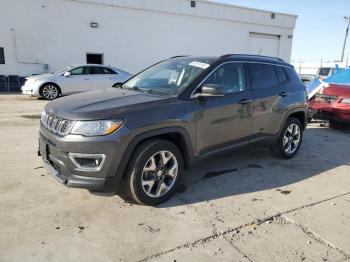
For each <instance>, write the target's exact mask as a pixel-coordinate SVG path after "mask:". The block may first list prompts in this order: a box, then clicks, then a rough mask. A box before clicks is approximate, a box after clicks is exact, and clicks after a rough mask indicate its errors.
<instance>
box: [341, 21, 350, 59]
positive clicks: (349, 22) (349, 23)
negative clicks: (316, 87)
mask: <svg viewBox="0 0 350 262" xmlns="http://www.w3.org/2000/svg"><path fill="white" fill-rule="evenodd" d="M344 19H345V20H346V22H347V23H348V25H347V27H346V28H345V38H344V43H343V49H342V52H341V59H340V60H341V61H342V62H343V61H344V53H345V47H346V40H347V38H348V34H349V26H350V16H344Z"/></svg>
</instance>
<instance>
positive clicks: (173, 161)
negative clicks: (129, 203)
mask: <svg viewBox="0 0 350 262" xmlns="http://www.w3.org/2000/svg"><path fill="white" fill-rule="evenodd" d="M182 173H183V159H182V154H181V152H180V150H179V149H178V147H177V146H175V145H174V144H173V143H171V142H169V141H167V140H162V139H152V140H148V141H146V142H143V143H142V144H140V145H139V146H138V147H137V148H136V150H135V152H134V153H133V156H132V158H131V160H130V162H129V165H128V169H127V172H126V175H125V191H126V193H127V195H128V196H129V197H131V198H132V200H134V201H135V202H137V203H139V204H143V205H151V206H154V205H158V204H160V203H162V202H164V201H166V200H167V199H169V198H170V197H171V196H172V195H173V194H174V192H175V190H176V188H177V186H178V184H179V182H180V179H181V175H182Z"/></svg>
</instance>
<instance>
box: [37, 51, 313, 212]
mask: <svg viewBox="0 0 350 262" xmlns="http://www.w3.org/2000/svg"><path fill="white" fill-rule="evenodd" d="M306 120H307V94H306V91H305V86H304V85H303V84H302V83H301V81H300V79H299V77H298V75H297V74H296V72H295V70H294V68H293V66H291V65H289V64H288V63H286V62H284V61H283V60H281V59H278V58H271V57H263V56H252V55H224V56H221V57H175V58H172V59H168V60H165V61H162V62H160V63H158V64H156V65H154V66H152V67H150V68H148V69H146V70H144V71H143V72H141V73H139V74H138V75H136V76H134V77H132V78H131V79H129V80H128V81H126V82H125V83H124V84H122V85H120V86H119V88H109V89H105V90H99V91H93V92H86V93H83V94H78V95H73V96H70V97H65V98H62V99H58V100H56V101H53V102H50V103H48V104H47V105H46V106H45V109H44V111H43V113H42V116H41V127H40V136H39V137H40V138H39V148H40V149H39V150H40V151H39V155H41V156H42V158H43V161H44V164H45V166H46V168H47V169H48V170H49V171H50V172H51V174H52V175H53V176H54V177H55V178H56V179H57V180H58V181H60V182H61V183H62V184H64V185H66V186H69V187H81V188H86V189H89V190H92V191H112V192H115V191H116V190H117V189H118V188H120V187H122V188H123V189H124V190H125V191H126V192H127V194H128V195H129V196H130V197H131V198H132V199H133V200H134V201H136V202H138V203H142V204H147V205H156V204H159V203H161V202H163V201H165V200H166V199H168V198H169V197H170V196H171V195H172V194H173V193H174V192H175V190H176V187H177V185H178V184H179V182H180V180H181V176H182V175H183V169H184V168H189V167H190V166H192V164H193V163H195V162H198V161H199V160H203V159H205V158H207V157H209V156H213V155H215V154H217V153H223V152H227V151H228V150H232V149H234V148H238V147H241V146H246V145H248V144H249V145H252V144H256V143H259V144H262V143H263V144H264V145H267V146H268V147H272V148H273V151H275V153H277V154H278V155H279V156H280V157H282V158H292V157H294V156H295V155H296V154H297V152H298V150H299V148H300V145H301V143H302V138H303V131H304V129H305V127H306V123H307V121H306Z"/></svg>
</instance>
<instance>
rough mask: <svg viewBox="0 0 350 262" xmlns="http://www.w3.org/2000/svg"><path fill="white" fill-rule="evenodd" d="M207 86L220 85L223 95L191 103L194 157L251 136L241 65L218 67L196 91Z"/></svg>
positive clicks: (240, 141) (248, 107)
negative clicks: (194, 146) (192, 108)
mask: <svg viewBox="0 0 350 262" xmlns="http://www.w3.org/2000/svg"><path fill="white" fill-rule="evenodd" d="M207 84H216V85H219V86H221V87H222V88H223V89H224V90H225V95H224V96H221V97H207V98H205V99H197V100H194V101H193V107H194V112H195V115H196V118H197V119H196V148H197V150H196V151H197V154H198V155H202V154H205V153H208V152H211V151H215V150H219V149H222V148H225V147H231V146H233V145H235V144H240V143H245V142H248V140H249V136H250V134H251V126H252V117H251V106H252V105H251V101H252V93H251V91H249V90H248V89H247V84H246V72H245V67H244V64H243V63H235V62H229V63H226V64H223V65H221V66H219V67H218V68H217V69H216V70H215V71H214V72H213V73H212V74H211V75H209V77H208V78H207V79H206V80H205V81H204V82H203V83H202V84H201V86H200V87H199V90H200V88H201V87H202V86H205V85H207Z"/></svg>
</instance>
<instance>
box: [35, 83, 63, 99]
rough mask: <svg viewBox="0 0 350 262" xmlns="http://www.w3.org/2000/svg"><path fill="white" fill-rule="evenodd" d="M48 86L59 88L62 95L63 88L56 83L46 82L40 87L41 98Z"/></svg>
mask: <svg viewBox="0 0 350 262" xmlns="http://www.w3.org/2000/svg"><path fill="white" fill-rule="evenodd" d="M46 85H54V86H56V87H57V88H58V92H59V94H60V95H62V89H61V87H60V86H59V85H58V84H57V83H55V82H44V83H42V84H41V85H40V87H39V94H40V95H41V96H42V90H43V87H44V86H46Z"/></svg>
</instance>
